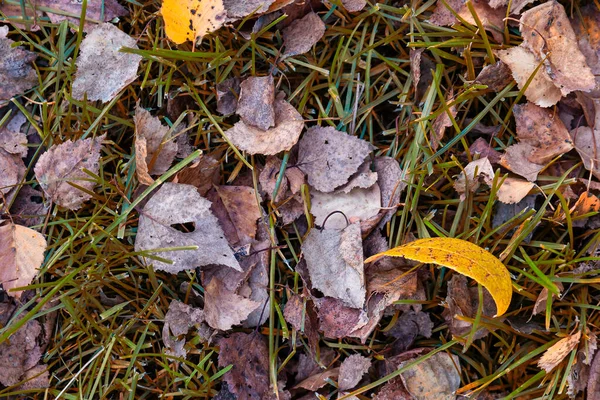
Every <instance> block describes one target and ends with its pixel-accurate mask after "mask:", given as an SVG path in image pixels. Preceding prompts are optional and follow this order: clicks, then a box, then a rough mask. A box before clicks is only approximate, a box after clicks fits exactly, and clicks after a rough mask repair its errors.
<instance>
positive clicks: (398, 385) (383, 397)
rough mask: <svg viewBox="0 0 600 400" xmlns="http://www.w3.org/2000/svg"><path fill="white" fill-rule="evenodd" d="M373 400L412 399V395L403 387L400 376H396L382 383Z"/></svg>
mask: <svg viewBox="0 0 600 400" xmlns="http://www.w3.org/2000/svg"><path fill="white" fill-rule="evenodd" d="M373 400H413V397H412V396H411V394H410V393H408V392H407V391H406V389H405V388H404V384H403V383H402V378H401V377H397V378H394V379H392V380H390V381H389V382H388V383H386V384H385V385H383V386H382V387H381V389H379V392H377V394H376V395H374V396H373Z"/></svg>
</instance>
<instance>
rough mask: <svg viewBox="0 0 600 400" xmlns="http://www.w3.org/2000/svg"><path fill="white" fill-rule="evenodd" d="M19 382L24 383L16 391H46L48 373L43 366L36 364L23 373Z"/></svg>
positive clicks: (48, 381)
mask: <svg viewBox="0 0 600 400" xmlns="http://www.w3.org/2000/svg"><path fill="white" fill-rule="evenodd" d="M21 380H23V381H26V382H25V383H23V384H22V385H20V386H19V387H18V388H17V390H32V389H46V388H48V387H50V372H49V368H48V366H47V365H45V364H38V365H36V366H35V367H33V368H31V369H30V370H27V371H25V374H24V375H23V376H22V377H21Z"/></svg>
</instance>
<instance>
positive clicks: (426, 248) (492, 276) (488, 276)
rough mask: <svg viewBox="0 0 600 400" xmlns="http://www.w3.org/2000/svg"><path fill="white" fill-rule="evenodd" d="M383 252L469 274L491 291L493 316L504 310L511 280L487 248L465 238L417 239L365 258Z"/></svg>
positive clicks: (375, 256)
mask: <svg viewBox="0 0 600 400" xmlns="http://www.w3.org/2000/svg"><path fill="white" fill-rule="evenodd" d="M383 256H390V257H404V258H407V259H409V260H413V261H419V262H422V263H428V264H437V265H441V266H444V267H448V268H450V269H452V270H454V271H456V272H459V273H461V274H463V275H466V276H468V277H470V278H473V279H474V280H476V281H477V282H478V283H480V284H481V285H482V286H484V287H485V288H486V289H487V290H488V291H489V292H490V294H491V295H492V298H493V299H494V301H495V302H496V307H497V309H498V311H497V314H496V316H499V315H502V314H504V313H505V312H506V310H507V309H508V306H509V305H510V300H511V298H512V283H511V280H510V274H509V273H508V270H507V269H506V267H505V266H504V264H502V262H500V260H498V259H497V258H496V257H495V256H494V255H493V254H492V253H490V252H489V251H487V250H484V249H482V248H481V247H479V246H477V245H475V244H473V243H471V242H467V241H466V240H462V239H453V238H430V239H419V240H415V241H414V242H411V243H408V244H405V245H403V246H398V247H394V248H393V249H390V250H388V251H384V252H383V253H379V254H376V255H374V256H371V257H369V258H368V259H367V260H365V262H367V263H368V262H372V261H375V260H377V259H379V258H381V257H383Z"/></svg>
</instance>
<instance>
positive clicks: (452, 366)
mask: <svg viewBox="0 0 600 400" xmlns="http://www.w3.org/2000/svg"><path fill="white" fill-rule="evenodd" d="M408 363H409V362H404V363H401V364H400V366H399V367H402V366H403V365H405V364H408ZM400 376H401V378H402V382H403V383H404V386H405V388H406V390H407V391H408V392H409V393H410V394H411V395H412V396H413V399H414V400H447V399H452V398H454V397H455V395H454V393H455V392H456V391H457V390H458V388H459V387H460V360H459V358H458V356H456V355H449V354H448V353H436V354H434V355H433V356H431V357H430V358H428V359H426V360H423V361H422V362H420V363H418V364H416V365H414V366H412V367H410V368H409V369H407V370H406V371H405V372H403V373H402V374H400Z"/></svg>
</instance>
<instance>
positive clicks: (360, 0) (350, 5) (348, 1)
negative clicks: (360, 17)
mask: <svg viewBox="0 0 600 400" xmlns="http://www.w3.org/2000/svg"><path fill="white" fill-rule="evenodd" d="M342 5H343V6H344V8H345V9H346V10H348V11H349V12H358V11H360V10H362V9H363V8H365V6H366V5H367V0H342Z"/></svg>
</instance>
